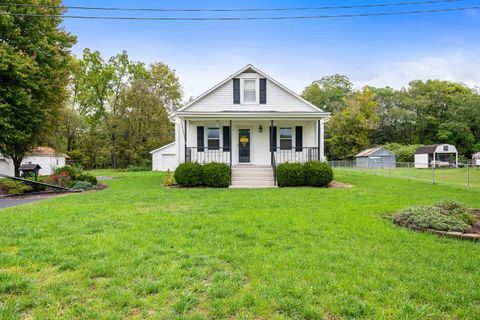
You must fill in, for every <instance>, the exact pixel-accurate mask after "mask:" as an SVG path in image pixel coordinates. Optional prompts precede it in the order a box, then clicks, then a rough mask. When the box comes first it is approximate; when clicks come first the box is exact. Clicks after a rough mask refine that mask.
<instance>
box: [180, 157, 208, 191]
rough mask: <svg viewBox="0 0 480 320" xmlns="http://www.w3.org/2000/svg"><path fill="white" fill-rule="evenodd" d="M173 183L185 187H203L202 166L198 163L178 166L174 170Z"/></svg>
mask: <svg viewBox="0 0 480 320" xmlns="http://www.w3.org/2000/svg"><path fill="white" fill-rule="evenodd" d="M174 177H175V181H177V183H178V184H179V185H182V186H185V187H197V186H201V185H203V166H202V165H201V164H199V163H198V162H187V163H182V164H180V165H179V166H178V167H177V169H176V170H175V174H174Z"/></svg>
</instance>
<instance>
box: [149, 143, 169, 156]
mask: <svg viewBox="0 0 480 320" xmlns="http://www.w3.org/2000/svg"><path fill="white" fill-rule="evenodd" d="M174 144H175V141H173V142H170V143H169V144H166V145H164V146H162V147H160V148H158V149H155V150H152V151H150V154H152V153H155V152H157V151H160V150H162V149H165V148H168V147H170V146H173V145H174Z"/></svg>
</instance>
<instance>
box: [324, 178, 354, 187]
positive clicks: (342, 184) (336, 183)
mask: <svg viewBox="0 0 480 320" xmlns="http://www.w3.org/2000/svg"><path fill="white" fill-rule="evenodd" d="M328 187H329V188H337V189H345V188H352V187H353V185H351V184H350V183H346V182H340V181H335V180H333V181H332V182H330V184H329V185H328Z"/></svg>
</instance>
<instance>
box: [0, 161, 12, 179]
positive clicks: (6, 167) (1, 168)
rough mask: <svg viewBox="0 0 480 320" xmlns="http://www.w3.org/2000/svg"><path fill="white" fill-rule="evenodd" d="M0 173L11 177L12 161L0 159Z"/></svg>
mask: <svg viewBox="0 0 480 320" xmlns="http://www.w3.org/2000/svg"><path fill="white" fill-rule="evenodd" d="M0 173H1V174H4V175H7V176H13V175H14V174H15V168H14V166H13V161H12V160H10V159H0Z"/></svg>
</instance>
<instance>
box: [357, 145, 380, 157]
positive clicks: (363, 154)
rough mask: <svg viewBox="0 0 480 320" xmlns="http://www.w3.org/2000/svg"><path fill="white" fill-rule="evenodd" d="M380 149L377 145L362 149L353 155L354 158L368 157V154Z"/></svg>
mask: <svg viewBox="0 0 480 320" xmlns="http://www.w3.org/2000/svg"><path fill="white" fill-rule="evenodd" d="M380 149H382V148H381V147H378V148H370V149H367V150H363V151H362V152H360V153H359V154H357V155H355V158H358V157H368V156H369V155H371V154H373V153H375V152H377V151H378V150H380Z"/></svg>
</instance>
